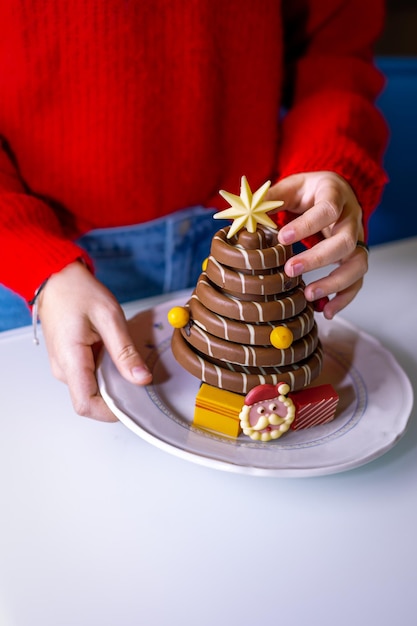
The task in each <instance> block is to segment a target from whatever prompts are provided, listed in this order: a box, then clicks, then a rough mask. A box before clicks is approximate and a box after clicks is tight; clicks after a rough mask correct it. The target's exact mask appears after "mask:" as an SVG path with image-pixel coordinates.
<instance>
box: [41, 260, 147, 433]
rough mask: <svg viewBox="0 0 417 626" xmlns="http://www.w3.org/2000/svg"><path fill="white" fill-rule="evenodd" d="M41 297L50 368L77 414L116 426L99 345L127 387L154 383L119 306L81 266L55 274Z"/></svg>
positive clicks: (77, 264)
mask: <svg viewBox="0 0 417 626" xmlns="http://www.w3.org/2000/svg"><path fill="white" fill-rule="evenodd" d="M42 296H43V297H42V300H41V302H40V318H41V322H42V327H43V334H44V338H45V343H46V347H47V349H48V354H49V360H50V363H51V369H52V372H53V374H54V375H55V376H56V378H58V379H59V380H61V381H62V382H64V383H66V384H67V385H68V388H69V392H70V396H71V400H72V403H73V406H74V409H75V411H76V412H77V413H78V414H79V415H83V416H86V417H91V418H93V419H97V420H101V421H117V420H116V417H115V416H114V415H113V414H112V413H111V411H110V409H109V408H108V407H107V405H106V404H105V402H104V401H103V399H102V398H101V396H100V392H99V389H98V384H97V379H96V357H97V349H98V347H99V345H103V344H104V345H105V347H106V348H107V350H108V352H109V354H110V356H111V358H112V360H113V361H114V363H115V365H116V367H117V369H118V371H119V372H120V374H121V375H122V376H123V377H124V378H126V379H127V380H128V381H129V382H132V383H134V384H139V385H141V384H147V383H149V382H151V380H152V375H151V373H150V372H149V370H148V368H147V367H146V365H145V363H144V362H143V359H142V358H141V356H140V354H139V353H138V351H137V349H136V347H135V345H134V342H133V339H132V337H131V336H130V334H129V330H128V326H127V322H126V319H125V316H124V314H123V311H122V309H121V307H120V305H119V304H118V303H117V301H116V300H115V298H114V297H113V295H112V294H111V293H110V292H109V291H108V290H107V289H106V288H105V287H104V286H103V285H101V283H99V282H98V281H97V280H96V279H95V278H94V277H93V276H92V275H91V274H90V272H89V271H88V270H87V269H86V268H85V267H84V266H83V265H81V264H80V263H77V262H76V263H73V264H70V265H69V266H67V267H66V268H64V269H63V270H61V272H59V273H57V274H54V275H53V276H52V277H51V278H50V280H49V282H48V285H47V287H46V288H45V290H43V292H42Z"/></svg>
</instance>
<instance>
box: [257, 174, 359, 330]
mask: <svg viewBox="0 0 417 626" xmlns="http://www.w3.org/2000/svg"><path fill="white" fill-rule="evenodd" d="M267 199H268V200H275V199H276V200H284V205H283V207H282V210H284V209H285V210H286V211H290V212H291V213H294V214H295V215H296V216H295V218H294V219H293V220H292V221H291V222H290V223H288V224H286V225H285V226H283V227H282V228H281V230H280V232H279V241H280V242H281V243H282V244H293V243H296V242H298V241H301V240H303V239H306V238H307V237H310V236H312V235H317V234H318V233H319V234H321V235H322V236H323V239H321V240H319V241H318V243H316V245H314V246H313V247H312V248H310V249H309V250H305V251H303V252H300V253H299V254H296V255H295V256H293V257H292V258H291V259H289V260H288V261H287V263H286V264H285V272H286V273H287V274H288V276H298V275H299V274H304V273H305V272H309V271H311V270H316V269H319V268H322V267H326V266H328V265H331V264H334V263H336V264H338V267H337V268H336V269H334V270H333V271H331V272H330V274H328V275H327V276H325V277H323V278H321V279H319V280H316V281H314V282H312V283H311V284H309V285H307V287H306V289H305V296H306V298H307V300H309V301H315V300H319V299H321V298H325V297H326V296H330V295H331V294H335V295H334V297H333V298H332V299H331V300H329V301H328V302H327V304H326V305H325V306H324V309H323V314H324V316H325V317H326V318H327V319H331V318H332V317H333V316H334V315H335V314H336V313H338V312H339V311H341V310H342V309H343V308H344V307H345V306H347V305H348V304H349V302H351V301H352V300H353V299H354V297H355V296H356V294H357V293H358V291H359V290H360V288H361V287H362V283H363V277H364V275H365V274H366V272H367V270H368V255H367V252H366V250H364V249H363V248H361V247H357V242H358V241H361V240H363V237H364V231H363V224H362V209H361V207H360V205H359V203H358V201H357V199H356V196H355V194H354V192H353V190H352V188H351V187H350V185H349V184H348V183H347V182H346V181H345V180H344V179H343V178H342V177H341V176H339V175H338V174H335V173H333V172H310V173H305V174H304V173H303V174H294V175H292V176H288V177H287V178H284V179H282V180H280V181H279V182H278V183H276V184H275V185H274V186H272V187H271V188H270V190H269V192H268V197H267Z"/></svg>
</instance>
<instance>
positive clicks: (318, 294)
mask: <svg viewBox="0 0 417 626" xmlns="http://www.w3.org/2000/svg"><path fill="white" fill-rule="evenodd" d="M311 296H312V299H313V300H319V299H320V298H324V291H323V289H321V288H320V287H318V288H317V289H314V291H313V292H312V294H311Z"/></svg>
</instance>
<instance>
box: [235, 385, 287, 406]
mask: <svg viewBox="0 0 417 626" xmlns="http://www.w3.org/2000/svg"><path fill="white" fill-rule="evenodd" d="M281 385H285V383H283V382H280V383H277V384H276V385H267V384H265V385H257V386H256V387H254V388H253V389H251V390H250V391H249V393H248V394H247V395H246V396H245V401H244V402H245V404H246V406H251V405H252V404H256V403H257V402H263V401H264V400H273V398H278V396H280V395H281V393H282V392H280V391H279V388H280V387H281Z"/></svg>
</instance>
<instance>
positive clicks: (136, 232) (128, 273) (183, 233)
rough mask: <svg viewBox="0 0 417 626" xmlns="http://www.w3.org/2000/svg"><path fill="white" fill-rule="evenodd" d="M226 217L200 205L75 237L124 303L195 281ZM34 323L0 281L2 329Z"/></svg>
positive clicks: (108, 285)
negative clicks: (134, 223)
mask: <svg viewBox="0 0 417 626" xmlns="http://www.w3.org/2000/svg"><path fill="white" fill-rule="evenodd" d="M227 223H228V222H224V221H218V220H214V219H213V211H212V210H209V209H205V208H203V207H200V206H196V207H191V208H188V209H184V210H182V211H177V212H176V213H173V214H172V215H169V216H167V217H163V218H159V219H157V220H153V221H151V222H146V223H144V224H138V225H134V226H121V227H118V228H103V229H98V230H93V231H91V232H89V233H87V234H85V235H83V236H82V237H81V238H80V239H79V240H78V241H77V243H78V244H79V245H80V246H81V247H82V248H84V249H85V250H86V251H87V252H88V253H89V255H90V256H91V258H92V260H93V263H94V267H95V273H96V276H97V278H98V279H99V280H100V281H101V282H102V283H103V284H105V285H106V286H107V287H108V288H109V289H110V290H111V291H112V292H113V294H114V295H115V296H116V298H117V299H118V301H119V302H121V303H123V302H129V301H131V300H136V299H139V298H147V297H150V296H155V295H158V294H161V293H168V292H171V291H177V290H179V289H185V288H187V287H193V286H194V285H195V284H196V282H197V279H198V277H199V275H200V273H201V264H202V262H203V261H204V259H205V258H206V257H207V256H208V254H209V251H210V243H211V239H212V237H213V235H214V233H215V232H216V231H217V230H218V229H219V228H222V227H223V226H225V225H226V224H227ZM30 323H31V317H30V313H29V309H28V307H27V305H26V303H25V302H24V300H23V299H22V298H20V297H19V296H17V295H16V294H14V293H12V292H11V291H10V290H8V289H6V288H5V287H3V286H1V285H0V331H1V330H8V329H10V328H17V327H19V326H26V325H28V324H30Z"/></svg>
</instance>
